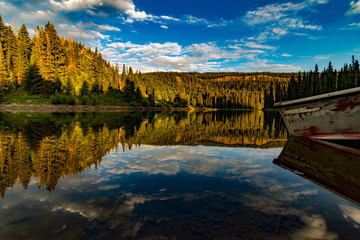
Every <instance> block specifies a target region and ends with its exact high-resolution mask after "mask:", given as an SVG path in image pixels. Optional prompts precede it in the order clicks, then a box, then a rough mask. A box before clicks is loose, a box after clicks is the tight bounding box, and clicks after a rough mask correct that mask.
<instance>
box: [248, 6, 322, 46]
mask: <svg viewBox="0 0 360 240" xmlns="http://www.w3.org/2000/svg"><path fill="white" fill-rule="evenodd" d="M327 2H328V1H327V0H305V1H304V2H300V3H291V2H288V3H283V4H278V3H276V4H269V5H266V6H264V7H259V8H257V9H255V10H252V11H248V12H247V13H246V14H245V16H244V17H243V18H242V20H243V21H244V22H245V23H246V24H248V25H249V26H255V25H256V26H258V27H259V25H260V31H259V32H260V34H259V36H258V37H257V38H256V39H257V40H259V41H264V40H266V39H268V38H272V39H279V38H281V37H282V36H284V35H286V34H288V33H292V32H293V33H294V34H297V32H296V31H298V30H321V29H322V26H319V25H312V24H307V23H305V21H304V20H303V19H302V17H300V16H299V15H298V14H297V13H298V12H299V11H301V10H305V9H308V8H310V7H312V6H313V5H315V4H326V3H327Z"/></svg>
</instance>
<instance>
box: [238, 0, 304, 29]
mask: <svg viewBox="0 0 360 240" xmlns="http://www.w3.org/2000/svg"><path fill="white" fill-rule="evenodd" d="M303 8H304V7H303V4H301V3H298V4H294V3H291V2H289V3H283V4H269V5H266V6H265V7H259V8H257V9H256V10H253V11H248V12H247V13H246V15H245V16H244V18H243V20H244V21H245V22H246V23H247V24H249V25H257V24H263V23H269V22H274V21H278V20H279V19H281V18H282V17H285V16H287V12H294V11H297V10H300V9H303Z"/></svg>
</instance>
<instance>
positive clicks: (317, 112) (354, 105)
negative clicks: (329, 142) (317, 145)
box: [275, 89, 360, 139]
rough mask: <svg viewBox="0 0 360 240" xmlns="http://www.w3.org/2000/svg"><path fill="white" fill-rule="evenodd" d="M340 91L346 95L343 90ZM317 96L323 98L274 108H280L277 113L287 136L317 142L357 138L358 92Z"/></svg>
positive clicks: (359, 135)
mask: <svg viewBox="0 0 360 240" xmlns="http://www.w3.org/2000/svg"><path fill="white" fill-rule="evenodd" d="M359 90H360V89H359ZM342 92H344V93H346V90H345V91H342ZM337 95H338V94H337ZM320 96H323V97H322V98H319V97H317V98H318V99H314V97H312V98H305V99H303V100H304V101H303V102H301V99H299V100H295V101H296V102H295V101H289V102H282V103H278V104H276V105H275V106H278V107H281V108H280V113H281V116H282V118H283V120H284V122H285V124H286V127H287V129H288V131H289V133H290V135H292V136H303V137H309V138H318V139H360V93H357V94H356V93H355V94H354V92H351V94H348V95H346V94H344V95H338V96H331V94H328V95H320ZM294 102H295V103H294Z"/></svg>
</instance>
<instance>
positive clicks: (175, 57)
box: [103, 41, 299, 72]
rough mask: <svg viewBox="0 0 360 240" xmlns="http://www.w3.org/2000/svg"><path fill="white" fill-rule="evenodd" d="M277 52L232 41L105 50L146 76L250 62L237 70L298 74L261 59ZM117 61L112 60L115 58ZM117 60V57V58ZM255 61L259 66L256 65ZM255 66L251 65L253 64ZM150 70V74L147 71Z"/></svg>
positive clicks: (129, 45)
mask: <svg viewBox="0 0 360 240" xmlns="http://www.w3.org/2000/svg"><path fill="white" fill-rule="evenodd" d="M276 49H277V48H276V47H274V46H270V45H264V44H259V43H256V42H254V41H249V42H244V41H242V42H238V41H230V42H227V43H226V44H225V45H220V44H219V43H216V42H207V43H194V44H191V45H188V46H182V45H180V44H179V43H174V42H166V43H148V44H144V45H141V44H134V43H131V42H113V43H109V44H107V46H106V48H105V49H104V50H103V52H105V53H104V56H107V57H109V58H110V59H111V60H112V61H114V62H128V63H129V64H131V65H132V66H134V67H135V68H136V67H138V68H137V69H138V70H140V71H142V72H145V71H147V70H150V71H151V70H155V71H158V70H167V71H169V70H170V71H215V70H217V69H223V68H221V66H222V65H223V64H225V63H229V62H236V61H238V60H246V61H247V62H248V63H247V64H246V66H239V67H236V68H234V69H235V70H236V71H261V67H265V69H264V70H263V71H267V70H269V71H276V70H280V71H298V70H299V68H298V67H296V66H293V65H281V64H271V65H269V64H268V63H266V64H265V63H264V62H261V64H259V61H258V60H256V59H257V57H260V56H263V55H266V54H268V53H270V52H274V51H275V50H276ZM106 53H109V54H106ZM111 55H112V56H113V57H112V56H111ZM114 56H116V57H114ZM254 60H255V62H253V61H254ZM251 62H253V64H251V65H250V63H251ZM145 69H146V70H145Z"/></svg>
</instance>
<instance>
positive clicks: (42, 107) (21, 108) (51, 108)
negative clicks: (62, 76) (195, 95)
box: [0, 103, 190, 113]
mask: <svg viewBox="0 0 360 240" xmlns="http://www.w3.org/2000/svg"><path fill="white" fill-rule="evenodd" d="M189 110H190V109H188V108H163V107H124V106H90V105H52V104H16V103H11V104H0V112H7V113H23V112H39V113H71V112H128V111H134V112H137V111H189Z"/></svg>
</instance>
